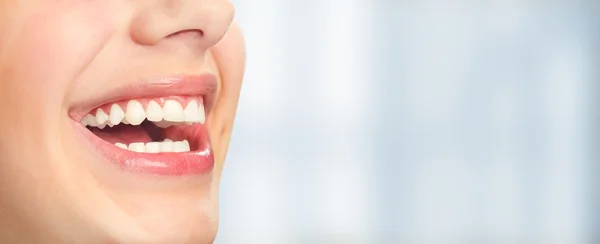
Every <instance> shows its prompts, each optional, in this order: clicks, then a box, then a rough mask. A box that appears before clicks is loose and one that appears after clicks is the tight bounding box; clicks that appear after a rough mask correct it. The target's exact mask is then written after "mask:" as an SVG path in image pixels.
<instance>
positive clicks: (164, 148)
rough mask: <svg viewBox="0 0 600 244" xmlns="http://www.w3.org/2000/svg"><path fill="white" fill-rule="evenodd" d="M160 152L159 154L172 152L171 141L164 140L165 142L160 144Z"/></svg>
mask: <svg viewBox="0 0 600 244" xmlns="http://www.w3.org/2000/svg"><path fill="white" fill-rule="evenodd" d="M160 151H161V152H172V151H173V141H171V140H169V139H165V141H163V142H161V143H160Z"/></svg>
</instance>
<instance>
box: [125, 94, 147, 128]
mask: <svg viewBox="0 0 600 244" xmlns="http://www.w3.org/2000/svg"><path fill="white" fill-rule="evenodd" d="M125 118H127V121H128V122H129V123H130V124H132V125H140V124H141V123H142V122H143V121H144V119H146V111H144V107H142V104H141V103H140V102H138V101H136V100H131V101H129V103H127V112H126V113H125Z"/></svg>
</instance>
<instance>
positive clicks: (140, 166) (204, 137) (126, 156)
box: [74, 123, 214, 176]
mask: <svg viewBox="0 0 600 244" xmlns="http://www.w3.org/2000/svg"><path fill="white" fill-rule="evenodd" d="M74 124H75V128H76V130H77V131H79V132H80V133H82V134H83V135H84V136H85V137H86V138H87V139H88V140H89V141H90V142H91V143H92V146H94V147H95V148H96V150H98V151H99V152H100V153H101V154H102V155H103V156H104V157H105V158H107V159H108V160H109V161H111V162H112V163H114V164H115V165H117V166H118V167H119V168H121V169H123V170H126V171H130V172H133V173H137V174H153V175H165V176H184V175H193V174H206V173H209V172H211V171H212V169H213V168H214V156H213V152H212V149H211V147H210V143H209V140H208V132H207V131H206V129H205V128H204V129H202V130H201V131H199V132H198V133H199V134H198V135H195V136H197V137H195V138H196V140H198V143H197V144H198V145H206V146H205V148H204V149H203V150H201V151H194V152H184V153H137V152H132V151H129V150H126V149H122V148H119V147H117V146H115V145H113V144H111V143H108V142H107V141H105V140H102V139H101V138H99V137H97V136H96V135H94V134H93V133H92V132H90V131H89V130H88V129H87V128H85V127H83V126H82V125H80V124H79V123H74Z"/></svg>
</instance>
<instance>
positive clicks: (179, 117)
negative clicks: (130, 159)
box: [81, 97, 206, 153]
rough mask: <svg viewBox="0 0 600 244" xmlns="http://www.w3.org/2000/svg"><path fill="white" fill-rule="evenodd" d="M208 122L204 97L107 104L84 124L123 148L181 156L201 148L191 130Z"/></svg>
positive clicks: (85, 118)
mask: <svg viewBox="0 0 600 244" xmlns="http://www.w3.org/2000/svg"><path fill="white" fill-rule="evenodd" d="M105 111H106V112H105ZM205 121H206V116H205V111H204V101H203V99H202V97H165V98H155V99H134V100H129V101H121V102H117V103H112V104H107V105H103V106H101V107H99V108H96V109H94V110H93V111H92V112H91V113H90V114H87V115H86V116H85V117H84V118H83V119H82V120H81V123H82V124H83V125H85V126H86V127H87V128H88V129H89V130H90V131H91V132H92V133H94V135H96V136H98V137H99V138H101V139H103V140H105V141H107V142H110V143H112V144H114V145H115V146H117V147H120V148H122V149H126V150H130V151H133V152H138V153H180V152H190V151H195V150H198V149H200V146H201V145H199V144H200V143H202V142H201V141H198V139H199V138H195V137H194V135H195V134H194V133H191V131H195V130H197V129H198V128H199V127H202V126H203V124H204V123H205ZM190 142H191V144H190Z"/></svg>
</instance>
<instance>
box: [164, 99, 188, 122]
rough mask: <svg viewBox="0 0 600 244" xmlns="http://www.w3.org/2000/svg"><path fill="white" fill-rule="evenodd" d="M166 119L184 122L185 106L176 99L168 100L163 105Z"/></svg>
mask: <svg viewBox="0 0 600 244" xmlns="http://www.w3.org/2000/svg"><path fill="white" fill-rule="evenodd" d="M163 113H164V115H165V117H164V119H165V120H166V121H171V122H182V121H183V119H184V116H183V108H182V107H181V104H179V102H177V101H175V100H167V101H165V104H164V105H163Z"/></svg>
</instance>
